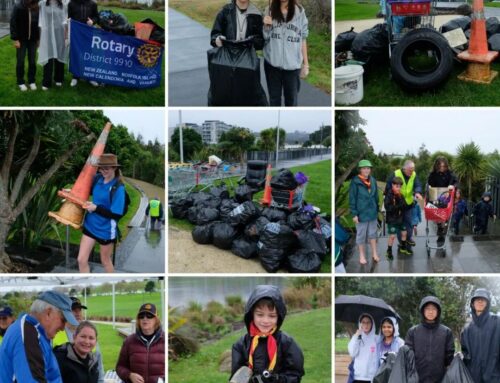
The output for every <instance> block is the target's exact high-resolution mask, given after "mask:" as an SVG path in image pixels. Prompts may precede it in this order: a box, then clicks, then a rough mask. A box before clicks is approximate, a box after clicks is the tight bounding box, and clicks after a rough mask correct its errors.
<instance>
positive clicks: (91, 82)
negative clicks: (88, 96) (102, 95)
mask: <svg viewBox="0 0 500 383" xmlns="http://www.w3.org/2000/svg"><path fill="white" fill-rule="evenodd" d="M89 84H90V85H92V86H99V83H97V82H95V81H89Z"/></svg>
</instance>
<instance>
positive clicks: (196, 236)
mask: <svg viewBox="0 0 500 383" xmlns="http://www.w3.org/2000/svg"><path fill="white" fill-rule="evenodd" d="M213 233H214V224H213V223H209V224H207V225H199V226H195V227H194V229H193V231H192V232H191V236H192V237H193V241H195V242H196V243H199V244H200V245H208V244H210V243H212V240H213Z"/></svg>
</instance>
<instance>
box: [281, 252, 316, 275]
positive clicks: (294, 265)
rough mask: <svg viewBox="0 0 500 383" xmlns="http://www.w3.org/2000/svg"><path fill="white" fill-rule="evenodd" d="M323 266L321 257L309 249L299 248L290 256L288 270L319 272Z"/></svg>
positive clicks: (292, 271) (293, 271)
mask: <svg viewBox="0 0 500 383" xmlns="http://www.w3.org/2000/svg"><path fill="white" fill-rule="evenodd" d="M320 268H321V258H320V257H319V255H318V254H317V253H315V252H314V251H311V250H308V249H299V250H297V251H296V252H295V253H294V254H292V255H289V256H288V271H289V272H291V273H318V272H319V270H320Z"/></svg>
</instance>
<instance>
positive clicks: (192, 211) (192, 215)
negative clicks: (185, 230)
mask: <svg viewBox="0 0 500 383" xmlns="http://www.w3.org/2000/svg"><path fill="white" fill-rule="evenodd" d="M199 210H200V208H199V207H197V206H191V207H190V208H189V209H188V212H187V216H186V217H187V219H188V221H189V222H191V223H192V224H193V225H198V212H199Z"/></svg>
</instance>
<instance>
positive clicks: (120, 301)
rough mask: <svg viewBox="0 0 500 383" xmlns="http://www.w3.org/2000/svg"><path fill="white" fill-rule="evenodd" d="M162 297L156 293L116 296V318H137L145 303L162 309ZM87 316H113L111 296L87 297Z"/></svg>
mask: <svg viewBox="0 0 500 383" xmlns="http://www.w3.org/2000/svg"><path fill="white" fill-rule="evenodd" d="M160 300H161V296H160V293H159V292H155V293H151V294H149V293H144V294H126V295H118V294H117V295H116V296H115V304H116V316H117V317H130V318H135V317H136V315H137V311H138V310H139V307H141V305H142V304H144V303H154V304H155V305H157V307H158V309H159V308H160V304H161V302H160ZM87 307H88V310H86V311H87V315H90V316H97V315H99V316H103V315H107V316H111V315H112V312H111V307H112V296H111V295H99V296H88V297H87Z"/></svg>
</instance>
